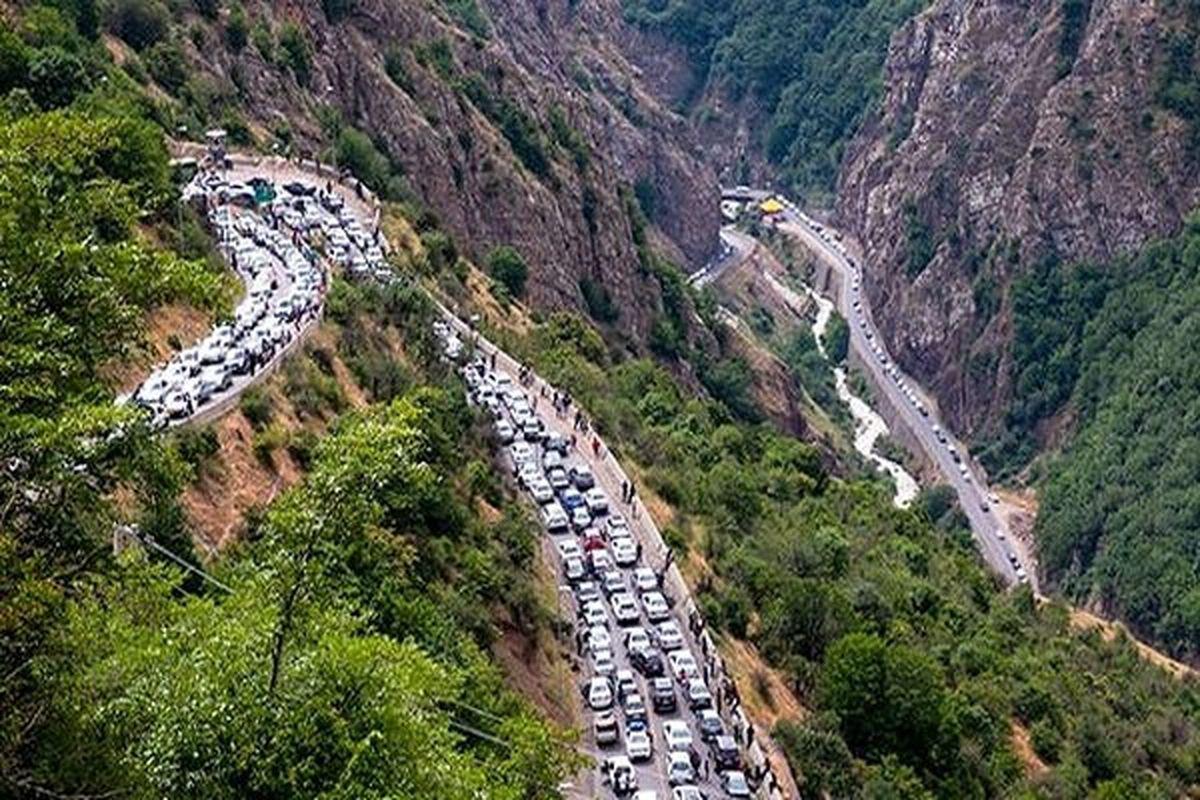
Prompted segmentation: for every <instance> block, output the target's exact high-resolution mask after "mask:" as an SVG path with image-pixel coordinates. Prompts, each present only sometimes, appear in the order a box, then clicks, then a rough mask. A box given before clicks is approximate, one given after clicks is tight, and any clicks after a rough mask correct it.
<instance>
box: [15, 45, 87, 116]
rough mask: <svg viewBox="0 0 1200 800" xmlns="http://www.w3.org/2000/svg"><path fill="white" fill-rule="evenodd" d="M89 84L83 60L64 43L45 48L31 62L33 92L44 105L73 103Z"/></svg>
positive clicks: (34, 55) (36, 100)
mask: <svg viewBox="0 0 1200 800" xmlns="http://www.w3.org/2000/svg"><path fill="white" fill-rule="evenodd" d="M87 84H88V77H87V72H86V71H85V70H84V67H83V62H81V61H80V60H79V58H78V57H77V56H75V55H74V54H73V53H68V52H67V51H66V50H63V49H62V48H61V47H57V46H54V47H45V48H42V49H41V50H38V51H36V52H35V53H34V54H33V58H32V59H31V60H30V62H29V94H30V96H32V97H33V100H34V102H36V103H37V104H38V105H39V106H41V107H42V108H44V109H47V110H49V109H54V108H62V107H63V106H65V105H68V104H70V102H71V101H72V100H74V99H75V97H76V96H77V95H78V94H79V92H80V91H82V90H83V89H85V88H86V87H87Z"/></svg>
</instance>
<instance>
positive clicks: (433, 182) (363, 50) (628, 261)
mask: <svg viewBox="0 0 1200 800" xmlns="http://www.w3.org/2000/svg"><path fill="white" fill-rule="evenodd" d="M325 5H326V6H330V7H332V6H334V5H338V4H336V3H332V2H330V3H326V4H325ZM345 5H347V6H348V8H349V10H348V12H347V13H346V14H345V16H344V17H342V18H340V19H338V20H337V21H336V22H331V21H330V20H329V19H328V18H327V16H326V13H325V11H324V10H323V8H322V3H320V2H317V0H307V1H306V2H296V1H295V0H292V1H291V2H284V3H272V4H266V3H258V4H247V12H248V16H249V17H250V19H251V20H263V21H265V22H267V23H268V24H269V25H270V26H271V27H272V28H273V29H274V30H275V31H276V32H277V33H278V31H280V30H281V29H282V26H283V25H285V24H287V23H289V22H291V23H294V24H296V25H297V26H298V27H299V29H300V30H302V31H304V32H305V35H306V36H307V37H308V39H309V41H310V44H311V47H312V54H313V67H312V77H311V79H310V80H309V81H308V83H307V86H302V85H300V83H298V82H297V80H296V79H295V77H294V76H293V75H292V73H291V72H290V71H289V70H288V69H286V68H281V67H277V66H274V65H272V64H270V63H268V62H267V61H266V60H265V59H264V58H263V57H262V55H261V53H259V52H258V50H257V49H256V47H255V46H254V45H247V46H246V47H245V48H244V49H243V50H242V51H241V52H240V53H234V52H231V51H230V50H229V49H228V48H227V47H221V46H210V47H202V48H197V47H194V46H193V44H191V43H189V44H188V52H189V55H190V56H191V58H192V59H193V60H194V61H195V62H197V63H198V64H199V65H200V67H201V68H202V70H203V71H204V72H205V73H206V74H207V75H208V76H209V77H210V78H211V79H212V80H214V81H216V82H218V83H219V84H227V85H228V86H230V87H232V86H233V85H234V84H236V85H237V87H238V93H239V94H240V101H241V102H240V105H241V107H242V108H244V109H246V111H247V113H249V114H250V115H252V117H253V119H254V121H255V122H256V123H259V124H261V125H262V126H263V127H264V128H266V129H268V130H269V129H272V128H274V127H277V126H278V125H280V124H283V123H286V124H287V125H288V126H289V127H290V128H291V129H292V131H293V132H294V134H295V135H296V136H297V138H298V139H299V140H300V141H301V142H307V143H309V144H310V145H312V144H313V143H315V142H319V141H320V140H321V138H322V134H321V127H320V124H319V122H318V119H319V117H320V114H319V113H318V111H319V107H320V106H322V105H329V106H332V107H333V108H336V109H337V110H338V111H339V112H340V115H341V117H342V118H343V119H344V120H345V121H346V122H348V123H349V124H351V125H353V126H354V127H356V128H358V129H360V130H362V131H364V132H366V133H367V134H368V135H369V136H370V137H371V138H372V139H373V140H374V141H375V143H376V144H377V145H378V147H379V148H380V150H382V151H384V152H385V153H386V154H387V155H388V156H389V157H390V158H391V159H392V160H393V161H394V162H396V163H398V164H399V165H401V166H402V168H403V172H404V174H405V178H406V179H407V181H408V183H409V185H410V186H411V187H412V189H413V190H414V193H415V194H416V195H418V196H419V197H421V198H422V199H423V200H424V201H425V202H426V203H427V204H428V205H429V206H430V207H431V208H432V209H433V210H434V211H435V212H436V213H437V214H438V216H439V217H440V218H441V220H442V223H443V224H444V226H445V227H447V228H448V229H449V230H450V231H451V232H452V233H453V234H454V236H455V238H456V239H457V240H458V241H459V243H460V245H462V246H464V247H465V248H466V249H468V251H469V252H470V253H471V254H472V255H473V256H475V257H476V258H477V259H480V258H481V257H482V256H484V255H485V254H486V253H487V251H488V250H489V249H490V248H491V247H493V246H496V245H500V244H512V245H514V246H516V247H517V248H518V249H519V250H520V251H521V253H522V254H523V255H524V256H525V258H526V260H527V261H528V262H529V264H530V269H531V274H530V280H529V289H528V291H529V296H530V300H531V301H532V302H533V304H534V305H536V306H539V307H542V308H548V309H554V308H580V309H582V308H584V307H585V301H584V297H583V294H582V291H581V288H580V282H581V281H585V280H586V281H591V282H594V283H595V284H598V285H601V286H603V287H605V288H607V290H608V291H609V292H610V294H611V296H612V300H613V304H614V305H615V306H616V307H617V308H618V309H619V311H620V319H619V321H618V322H617V323H616V325H617V326H619V328H620V329H621V330H622V331H624V332H626V333H628V334H629V340H630V341H632V342H641V341H645V339H646V335H647V333H648V331H649V328H650V326H651V324H652V322H653V319H654V317H655V316H656V315H657V314H658V313H659V312H660V304H661V300H660V297H659V292H658V285H657V282H656V281H655V280H654V279H653V278H652V277H650V276H649V275H648V274H647V272H646V271H645V270H644V269H642V268H641V267H640V265H639V259H638V254H637V249H636V246H635V244H634V242H633V235H632V228H631V220H630V214H629V210H628V206H629V203H630V202H631V199H632V198H633V196H634V193H633V191H632V189H633V187H635V186H636V187H638V189H639V192H638V194H639V195H642V196H643V197H644V196H645V194H646V193H647V192H650V193H651V194H652V196H653V203H652V205H653V212H652V213H651V223H652V229H651V231H650V234H651V237H652V241H653V242H654V244H655V245H656V247H657V248H658V249H659V250H660V251H661V252H664V253H665V254H666V255H668V256H669V257H671V258H672V259H673V260H675V261H676V262H677V263H678V264H679V266H680V267H681V268H683V269H684V270H685V271H686V270H689V269H691V268H698V267H699V266H701V265H702V264H703V263H704V261H706V260H707V258H708V257H709V256H710V254H711V253H712V252H713V251H714V250H715V249H716V247H717V230H718V226H719V210H718V196H717V193H718V187H717V181H716V178H715V176H714V175H713V173H712V172H711V170H709V169H708V168H707V167H706V166H705V165H704V164H703V163H702V162H700V161H699V160H698V159H697V158H696V157H695V155H693V151H694V148H693V146H692V144H691V140H690V134H689V131H688V129H687V126H686V123H684V122H683V121H682V120H681V119H679V118H678V117H677V116H675V115H674V114H672V113H671V112H669V111H668V110H666V109H664V108H663V107H662V106H661V105H659V103H658V102H657V101H655V100H654V99H653V98H652V97H651V96H650V95H649V94H647V93H645V92H643V91H642V89H641V88H640V86H641V82H640V72H639V70H638V69H637V68H636V67H635V66H632V65H631V64H630V63H629V62H628V61H626V59H625V58H624V57H623V56H622V55H621V51H620V48H619V47H617V46H616V44H615V42H619V41H621V39H622V37H623V36H625V35H626V33H627V32H626V30H625V28H624V23H623V22H622V21H621V15H620V7H619V0H574V1H572V0H488V1H487V2H482V0H481V2H479V7H480V8H481V9H483V11H484V12H485V13H486V14H487V16H488V17H489V18H490V24H489V26H488V29H487V30H486V31H485V32H484V35H478V31H477V32H476V34H472V33H470V32H468V31H467V30H466V29H465V28H466V27H467V26H465V25H463V24H460V22H459V21H457V20H455V19H454V18H453V17H452V16H451V15H450V14H449V13H448V12H447V11H446V10H445V9H444V8H443V7H442V6H441V5H440V4H439V3H433V2H426V1H425V0H353V2H350V3H347V4H345ZM459 5H460V6H461V5H469V4H461V3H460V4H459ZM210 37H211V39H212V41H213V42H218V41H220V40H221V33H220V31H219V30H215V29H214V30H213V31H212V32H211V33H210ZM252 38H253V37H252ZM447 50H448V52H449V59H447V58H446V53H447ZM389 55H391V56H392V57H393V61H394V62H398V63H399V65H400V70H396V69H393V73H396V72H400V73H402V78H401V80H400V81H399V83H403V84H404V85H403V86H401V85H399V83H398V82H397V81H396V80H395V79H394V77H395V75H393V77H389V74H388V71H387V69H386V68H385V58H387V56H389ZM472 92H474V97H472ZM481 97H483V98H485V99H484V100H481V99H480V98H481ZM489 102H490V103H492V104H493V107H492V108H491V109H490V110H489V109H487V108H484V107H481V106H485V105H487V104H488V103H489ZM514 109H515V110H516V111H517V112H518V114H517V117H518V118H517V121H516V122H513V117H514V115H513V110H514ZM520 115H524V117H525V120H526V121H527V122H528V123H529V124H530V125H531V126H532V127H533V128H534V129H535V131H536V137H537V138H539V139H540V141H541V142H542V144H543V149H544V152H545V155H546V156H547V159H546V160H547V162H548V163H547V164H546V166H545V167H544V168H543V169H534V168H531V167H530V166H528V164H529V162H528V161H527V160H526V161H524V163H523V159H522V158H521V157H520V156H519V155H518V154H517V152H516V146H515V145H514V144H512V143H511V138H512V137H511V135H506V130H507V132H508V133H510V134H511V129H508V126H510V125H512V126H516V127H520V125H521V124H522V123H521V120H520V119H519V117H520ZM564 131H565V135H564V133H563V132H564ZM571 137H575V138H571ZM570 142H574V144H571V143H570Z"/></svg>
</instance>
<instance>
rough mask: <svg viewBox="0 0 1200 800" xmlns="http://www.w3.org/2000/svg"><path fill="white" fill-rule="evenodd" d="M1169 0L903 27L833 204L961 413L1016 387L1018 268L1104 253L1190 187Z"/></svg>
mask: <svg viewBox="0 0 1200 800" xmlns="http://www.w3.org/2000/svg"><path fill="white" fill-rule="evenodd" d="M1173 7H1174V4H1165V3H1159V2H1154V1H1153V0H1090V2H1089V0H1034V2H1020V3H1018V2H1011V0H940V1H939V2H937V3H936V4H934V5H933V6H932V7H931V8H929V9H928V10H927V11H926V12H925V13H923V14H921V15H920V16H918V17H917V18H915V19H914V20H912V21H910V22H909V23H908V24H906V25H905V26H904V27H903V28H901V29H900V31H899V32H898V33H897V34H896V36H895V37H894V38H893V40H892V43H891V47H890V51H889V55H888V59H887V63H886V68H885V85H886V89H885V95H884V99H883V101H882V102H881V103H880V105H879V107H878V109H877V110H876V112H875V113H874V114H873V115H872V116H871V117H870V118H869V120H868V121H867V123H866V124H865V125H864V126H863V128H862V129H861V130H860V131H859V133H858V135H857V137H856V139H855V141H854V143H853V145H852V147H851V149H850V151H849V152H848V155H847V158H846V160H845V162H844V164H843V168H842V173H841V178H840V189H839V203H838V209H837V210H838V215H839V216H840V218H841V221H842V224H844V225H846V226H847V227H849V228H850V229H852V230H853V231H854V232H855V233H856V234H857V235H858V237H859V238H860V240H861V242H862V243H863V246H864V249H865V251H866V253H867V262H868V268H867V275H868V277H867V280H866V288H867V291H868V292H869V294H870V296H871V299H872V305H873V307H874V309H875V311H876V314H877V316H878V321H879V323H880V324H881V326H882V328H883V330H884V331H885V333H886V336H887V338H888V341H889V343H890V345H891V346H892V348H893V352H895V354H896V355H897V357H898V359H899V360H900V361H901V363H902V364H903V365H904V366H905V368H907V369H909V370H911V371H912V372H914V373H915V374H916V375H917V376H919V377H920V378H921V379H922V380H923V381H925V382H927V383H928V384H929V385H930V386H932V387H933V388H934V389H935V390H936V392H937V395H938V397H939V398H940V400H941V404H942V406H943V409H944V411H946V412H947V413H948V416H949V419H950V420H951V421H952V423H953V424H954V425H955V426H956V427H958V428H959V429H960V430H965V431H972V432H980V431H981V430H984V429H986V427H987V426H988V424H989V423H990V422H994V421H996V420H998V419H999V418H1000V415H1001V412H1002V410H1003V408H1004V406H1005V404H1006V402H1007V398H1008V397H1009V394H1010V391H1011V387H1010V386H1009V385H1008V383H1009V379H1008V370H1007V368H1006V367H1007V358H1008V356H1007V353H1008V349H1009V345H1010V344H1011V316H1010V311H1009V301H1008V292H1007V290H1008V287H1009V286H1010V284H1011V282H1012V280H1013V279H1014V278H1015V277H1016V276H1018V275H1020V274H1022V272H1024V271H1026V270H1027V269H1029V268H1030V266H1031V265H1033V264H1036V263H1037V262H1038V260H1039V259H1043V258H1057V259H1061V260H1064V261H1067V260H1075V259H1091V260H1097V261H1109V260H1110V259H1112V258H1113V256H1115V255H1118V254H1121V253H1126V252H1129V251H1132V250H1136V249H1137V248H1138V247H1140V246H1141V245H1142V244H1144V243H1145V242H1146V241H1147V240H1148V239H1151V238H1153V237H1156V236H1158V235H1162V234H1166V233H1169V232H1172V231H1174V230H1175V229H1177V228H1178V227H1179V225H1180V223H1181V220H1182V218H1183V216H1184V215H1185V214H1187V213H1188V212H1189V211H1190V210H1191V209H1192V208H1193V206H1194V205H1195V203H1196V201H1197V198H1198V193H1200V181H1198V180H1197V178H1198V177H1200V173H1198V161H1197V157H1196V151H1195V149H1194V147H1193V146H1191V144H1190V142H1191V141H1192V133H1191V130H1190V127H1189V124H1188V123H1187V122H1185V121H1184V120H1183V119H1181V118H1179V117H1177V116H1175V115H1174V114H1173V113H1170V112H1168V111H1167V110H1166V109H1165V107H1164V106H1163V104H1162V103H1161V87H1162V60H1163V58H1164V57H1165V54H1166V53H1168V52H1169V51H1170V50H1171V48H1170V47H1168V46H1167V44H1168V42H1169V41H1173V40H1174V38H1177V36H1178V34H1176V33H1175V31H1176V30H1177V29H1178V28H1179V26H1180V25H1182V24H1183V23H1182V21H1181V20H1180V19H1176V18H1174V17H1173V16H1172V13H1173V12H1171V11H1170V8H1173Z"/></svg>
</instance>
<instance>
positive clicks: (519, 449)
mask: <svg viewBox="0 0 1200 800" xmlns="http://www.w3.org/2000/svg"><path fill="white" fill-rule="evenodd" d="M508 454H509V455H510V456H511V457H512V460H513V472H514V473H517V472H520V471H521V465H522V464H528V463H530V462H532V461H533V460H534V457H535V453H534V451H533V445H531V444H530V443H529V442H513V444H512V447H510V448H508Z"/></svg>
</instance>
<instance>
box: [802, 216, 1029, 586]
mask: <svg viewBox="0 0 1200 800" xmlns="http://www.w3.org/2000/svg"><path fill="white" fill-rule="evenodd" d="M796 213H797V216H798V217H799V218H800V219H801V220H803V221H804V222H805V224H807V225H808V226H809V227H810V228H812V230H813V231H815V232H816V234H817V235H818V236H819V237H820V238H821V239H822V240H823V241H825V243H826V244H828V245H829V246H831V247H833V248H834V249H835V250H837V251H838V252H839V253H840V254H841V255H842V257H843V258H844V259H845V261H846V263H847V264H848V265H849V267H850V274H851V282H850V291H851V297H852V300H851V307H852V308H853V309H854V313H855V315H856V316H857V318H858V326H859V327H860V328H861V329H862V331H863V335H864V336H865V337H866V339H867V343H868V345H869V347H870V349H871V352H872V353H874V355H875V358H876V360H877V361H878V362H879V364H880V366H881V367H883V370H884V372H885V373H886V374H887V375H888V376H889V377H890V378H891V379H892V381H893V382H894V383H895V384H896V386H897V388H899V389H900V392H901V394H903V395H904V397H905V398H906V399H907V400H908V402H909V403H910V404H911V405H912V406H913V408H914V409H916V411H917V413H919V414H920V415H921V416H922V417H925V418H926V419H929V418H930V412H929V409H928V408H927V407H926V406H925V404H924V403H922V402H921V399H920V397H919V396H918V395H917V393H916V391H914V390H913V388H912V387H911V386H909V385H908V383H907V382H906V381H905V379H904V373H902V372H901V371H900V368H899V367H897V366H896V364H895V363H894V362H893V361H891V360H890V359H889V358H888V355H887V351H886V350H885V349H884V348H883V346H882V345H880V343H879V342H878V341H877V340H876V337H875V334H874V332H873V331H872V330H871V327H870V323H869V322H868V320H867V316H866V314H865V313H864V309H863V301H862V296H861V273H860V270H859V267H858V264H857V262H855V260H854V259H853V258H851V257H850V255H849V253H848V252H847V250H846V246H845V244H843V242H842V237H841V234H839V233H837V232H836V231H834V232H832V233H831V232H830V230H829V229H826V228H825V227H824V226H822V225H821V224H820V223H819V222H816V221H815V220H813V219H811V218H809V217H808V216H806V215H805V214H803V213H802V212H799V211H797V212H796ZM930 429H931V430H932V432H933V435H934V436H935V437H936V438H937V440H938V442H939V443H940V444H941V446H942V447H944V448H945V450H946V453H947V454H948V455H949V456H950V458H951V460H953V461H954V463H955V464H956V465H957V468H958V472H959V474H960V475H961V476H962V477H963V479H964V480H966V481H968V482H972V475H971V470H970V468H969V467H968V466H967V464H966V461H965V460H964V459H963V456H962V455H961V454H960V453H959V452H958V448H956V447H955V445H954V442H953V441H952V440H951V439H950V436H949V435H948V434H947V433H946V432H945V431H944V430H943V429H942V427H941V426H940V425H938V424H937V423H936V422H934V423H932V424H931V426H930ZM980 495H981V497H980V500H979V509H980V510H981V511H982V512H984V513H985V514H989V513H991V511H992V507H993V506H997V505H999V503H1000V498H999V497H997V496H996V495H995V494H994V493H990V492H985V491H984V490H983V489H981V490H980ZM995 534H996V538H997V539H999V540H1000V541H1001V542H1003V541H1005V539H1006V537H1005V534H1004V529H1003V526H999V525H998V526H997V527H996V529H995ZM1005 557H1006V558H1007V559H1008V562H1009V564H1011V565H1012V568H1013V572H1014V574H1015V575H1016V576H1017V580H1018V581H1019V582H1020V583H1026V582H1028V580H1029V575H1028V573H1027V572H1026V570H1025V567H1024V566H1023V565H1022V564H1021V562H1020V559H1019V558H1018V557H1017V554H1016V553H1015V552H1013V551H1012V550H1009V549H1005Z"/></svg>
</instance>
